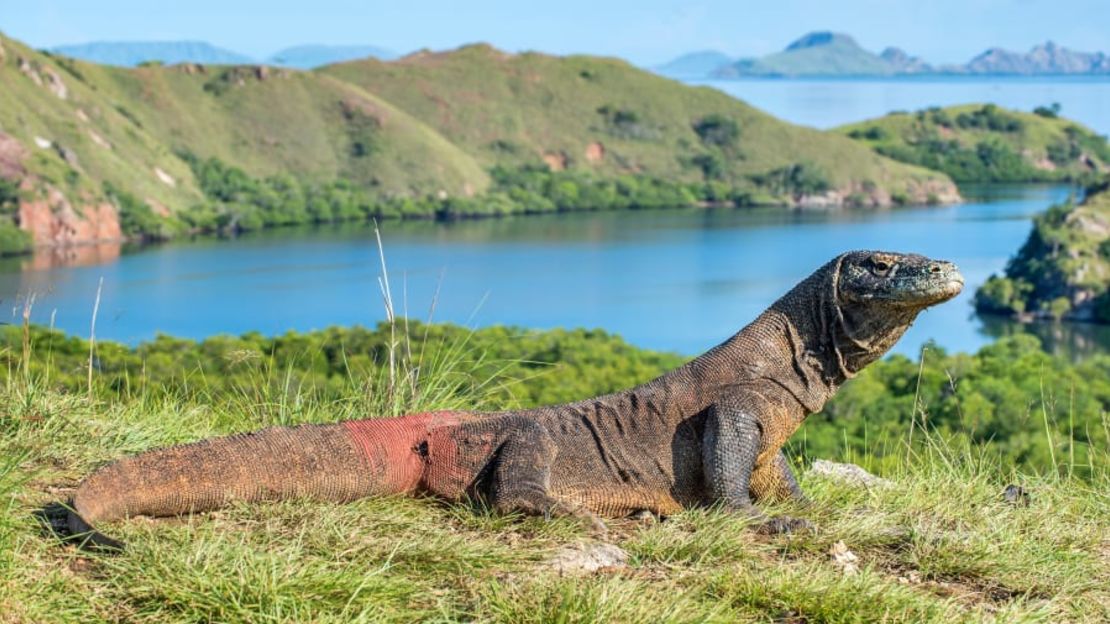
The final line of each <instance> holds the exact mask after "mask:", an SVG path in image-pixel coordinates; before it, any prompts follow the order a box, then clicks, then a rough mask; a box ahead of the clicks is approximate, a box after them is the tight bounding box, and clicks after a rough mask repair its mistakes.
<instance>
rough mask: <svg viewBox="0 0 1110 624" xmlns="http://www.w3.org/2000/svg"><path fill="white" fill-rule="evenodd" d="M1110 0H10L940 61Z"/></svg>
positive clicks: (93, 11)
mask: <svg viewBox="0 0 1110 624" xmlns="http://www.w3.org/2000/svg"><path fill="white" fill-rule="evenodd" d="M1108 24H1110V0H848V1H838V0H762V1H759V2H752V1H747V0H731V1H729V0H719V1H701V2H699V1H697V0H692V1H688V2H665V1H662V0H618V1H610V2H605V1H603V0H592V1H591V0H551V1H546V2H536V1H535V0H497V1H481V0H471V1H469V2H456V1H452V0H403V1H397V0H392V1H389V2H379V1H364V2H358V1H355V0H311V1H309V2H296V3H293V2H259V1H257V0H239V1H237V0H189V1H188V2H180V1H177V0H163V1H158V0H99V1H97V0H93V1H89V0H33V1H32V2H17V1H16V0H0V30H2V31H4V32H5V33H7V34H8V35H9V36H12V37H16V38H18V39H22V40H24V41H26V42H28V43H30V44H31V45H34V46H36V47H49V46H53V45H58V44H63V43H80V42H84V41H92V40H154V39H159V40H166V39H200V40H205V41H209V42H211V43H214V44H216V45H219V46H223V47H227V48H230V49H233V50H236V51H240V52H243V53H246V54H249V55H252V56H256V57H265V56H267V55H269V54H270V53H272V52H274V51H276V50H278V49H279V48H282V47H285V46H288V45H293V44H298V43H329V44H355V43H365V44H372V45H378V46H382V47H385V48H389V49H392V50H394V51H398V52H407V51H411V50H414V49H418V48H422V47H427V48H432V49H443V48H450V47H455V46H457V45H460V44H463V43H469V42H474V41H488V42H490V43H493V44H494V45H496V46H498V47H501V48H504V49H507V50H513V51H518V50H527V49H530V50H541V51H545V52H552V53H558V54H565V53H573V52H585V53H592V54H606V55H614V56H621V57H624V58H627V59H630V60H632V61H634V62H637V63H642V64H650V63H657V62H661V61H664V60H667V59H669V58H671V57H673V56H675V55H677V54H680V53H683V52H687V51H692V50H699V49H706V48H716V49H719V50H722V51H724V52H727V53H730V54H735V55H758V54H764V53H767V52H772V51H776V50H778V49H781V48H782V47H784V46H785V45H786V44H787V43H789V42H790V41H791V40H792V39H794V38H796V37H797V36H799V35H801V34H803V33H805V32H807V31H811V30H837V31H842V32H847V33H850V34H852V35H854V36H855V37H856V38H857V39H858V40H859V41H860V43H861V44H863V45H864V46H865V47H867V48H870V49H873V50H876V51H877V50H879V49H881V48H883V47H885V46H887V45H892V44H896V45H899V46H900V47H903V48H905V49H906V50H907V51H908V52H910V53H911V54H916V55H920V56H923V57H924V58H925V59H926V60H928V61H931V62H962V61H966V60H967V59H969V58H970V57H971V56H973V55H975V54H977V53H979V52H980V51H982V50H983V49H985V48H987V47H989V46H995V45H998V46H1002V47H1006V48H1011V49H1017V50H1022V51H1024V50H1026V49H1028V48H1029V47H1031V46H1032V45H1034V44H1035V43H1039V42H1042V41H1044V40H1046V39H1052V40H1054V41H1056V42H1057V43H1060V44H1062V45H1065V46H1068V47H1071V48H1074V49H1079V50H1102V51H1110V26H1107V25H1108Z"/></svg>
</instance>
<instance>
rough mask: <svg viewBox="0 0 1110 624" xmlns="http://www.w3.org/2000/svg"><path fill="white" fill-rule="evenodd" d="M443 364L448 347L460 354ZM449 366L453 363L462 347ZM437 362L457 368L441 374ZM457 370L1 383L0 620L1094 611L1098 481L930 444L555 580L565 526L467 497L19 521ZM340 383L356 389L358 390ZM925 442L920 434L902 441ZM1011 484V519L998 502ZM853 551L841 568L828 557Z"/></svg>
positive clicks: (401, 403)
mask: <svg viewBox="0 0 1110 624" xmlns="http://www.w3.org/2000/svg"><path fill="white" fill-rule="evenodd" d="M460 353H461V352H460ZM463 356H465V353H463ZM452 361H453V362H454V364H452V363H451V362H452ZM452 366H468V364H466V362H465V360H464V359H460V357H459V356H456V357H455V358H450V359H449V360H447V361H446V362H445V361H440V362H439V364H438V365H437V366H436V367H435V368H434V369H426V370H423V371H422V372H423V374H424V377H423V379H424V380H425V381H424V384H423V385H422V386H421V388H422V390H421V392H418V393H405V392H402V393H397V394H398V396H396V397H394V398H390V397H389V396H387V395H388V393H387V392H385V389H386V385H385V378H383V377H379V378H377V379H371V380H370V381H369V383H368V384H366V385H363V382H362V381H357V382H353V384H352V388H351V393H350V395H349V398H348V399H346V400H341V401H322V400H320V398H319V397H318V396H315V395H314V394H313V393H312V392H311V391H306V390H302V391H301V392H297V393H295V394H294V395H292V396H289V395H286V394H284V393H283V392H282V391H281V390H275V388H280V387H281V379H280V377H281V373H280V372H278V373H276V374H275V375H276V377H275V378H272V379H259V380H258V383H257V385H254V386H244V387H243V391H242V393H241V394H238V395H233V396H231V397H226V396H225V397H223V398H221V399H219V400H216V399H214V398H213V397H210V396H205V395H204V394H203V393H196V394H194V395H191V396H184V397H182V398H180V399H166V398H160V399H154V398H151V397H149V396H145V395H143V394H142V393H141V392H140V393H139V394H138V395H135V396H130V397H127V396H124V397H119V398H117V399H114V400H111V401H108V402H106V403H96V404H90V403H89V402H87V401H86V400H85V399H84V398H82V397H81V396H76V395H72V394H68V395H67V394H58V393H56V392H54V391H52V390H50V388H51V386H52V384H51V383H50V379H49V378H48V377H38V376H32V377H31V378H21V377H20V376H19V375H16V376H14V377H12V378H11V379H10V380H9V382H8V383H6V384H4V385H3V386H2V387H0V621H4V622H9V621H10V622H22V621H28V622H37V621H66V622H69V621H72V622H78V621H80V622H89V621H121V620H122V621H146V622H176V621H317V622H349V621H397V622H408V621H414V620H422V621H428V620H434V621H513V622H533V621H534V622H541V621H566V622H576V621H581V622H587V621H616V622H647V621H652V622H657V621H673V622H695V621H716V622H756V621H772V620H773V621H807V622H875V621H886V622H922V621H935V622H951V621H983V620H992V619H993V620H996V621H1005V622H1011V621H1072V622H1083V621H1090V622H1098V621H1105V619H1106V618H1107V617H1110V592H1108V590H1107V587H1106V585H1105V583H1103V582H1102V581H1101V579H1105V578H1106V577H1107V575H1110V542H1108V541H1107V535H1108V534H1110V524H1108V519H1110V501H1108V499H1107V497H1106V491H1107V488H1108V487H1110V482H1108V481H1107V475H1106V474H1104V473H1101V474H1096V475H1095V476H1094V480H1093V481H1091V482H1082V481H1079V480H1069V479H1066V478H1062V477H1060V478H1038V477H1035V476H1030V475H1015V474H1013V473H1012V472H1010V471H1006V470H1001V469H999V468H997V467H995V466H991V465H990V464H989V463H980V462H978V461H977V460H976V459H975V457H977V456H976V455H974V454H968V453H967V452H966V450H963V451H957V450H953V449H946V448H944V447H943V446H939V445H935V446H932V447H930V448H929V450H928V451H926V452H925V453H923V454H921V455H917V456H914V457H906V458H905V459H904V461H903V462H902V463H901V465H899V466H897V467H895V468H892V469H891V470H890V471H889V472H888V473H887V476H888V477H891V478H892V479H894V480H895V483H896V485H895V486H894V487H891V488H880V489H873V490H861V489H857V488H853V487H848V486H844V485H838V484H836V483H833V482H828V481H824V480H821V479H819V478H816V477H806V478H803V480H802V485H803V487H804V488H806V490H807V491H808V492H809V494H810V495H811V497H812V498H813V500H814V505H813V506H812V507H810V508H807V509H803V510H798V509H789V508H783V509H777V510H772V511H776V512H791V513H796V514H800V515H804V516H805V517H808V518H810V519H812V520H814V521H815V522H817V523H818V524H819V526H820V531H819V532H818V533H817V534H815V535H804V536H796V537H792V538H791V537H778V538H764V537H760V536H757V535H755V534H753V533H752V532H751V531H749V530H747V529H746V528H745V526H744V523H743V522H742V521H740V520H738V519H737V518H735V517H733V516H730V515H728V514H726V513H721V512H718V511H711V510H692V511H687V512H684V513H681V514H678V515H676V516H674V517H672V518H670V519H668V520H667V521H666V522H663V523H659V524H655V525H650V526H641V525H637V524H635V523H631V522H613V523H611V529H612V535H611V536H610V538H609V539H610V540H611V541H613V542H615V543H617V544H618V545H620V546H621V547H623V548H624V549H626V550H627V551H628V552H629V553H630V554H631V555H632V562H631V565H630V567H629V568H628V569H626V570H617V571H602V572H599V573H596V574H593V575H589V576H585V577H574V576H570V577H563V576H559V575H558V574H556V573H555V572H553V571H551V570H548V569H546V568H545V567H544V566H543V565H542V561H543V560H544V559H546V558H547V557H549V556H550V555H551V554H552V553H553V552H554V551H555V550H557V549H558V548H559V547H560V546H562V545H565V544H568V543H574V542H578V541H582V540H584V539H585V536H584V534H583V531H582V529H581V528H580V527H578V526H576V525H574V524H573V523H570V522H567V521H556V522H551V523H545V522H543V521H541V520H538V519H527V520H521V519H518V518H511V517H510V518H506V517H499V516H495V515H492V514H489V513H486V512H483V511H482V510H477V511H475V510H474V509H471V508H470V507H468V506H465V505H442V504H438V503H436V502H433V501H427V500H411V499H388V498H387V499H379V500H366V501H360V502H356V503H353V504H349V505H328V504H312V503H305V502H295V501H294V502H288V503H281V504H270V505H259V506H255V507H251V508H247V507H237V508H233V509H229V510H225V511H221V512H218V513H213V514H206V515H203V516H198V517H194V518H191V519H169V520H153V521H152V520H141V519H136V520H132V521H128V522H121V523H118V524H115V525H113V526H111V527H109V528H110V530H111V532H112V533H113V534H115V535H117V536H119V537H121V538H123V539H125V540H126V541H127V542H128V543H129V545H130V549H129V550H128V551H127V553H126V554H124V555H122V556H119V557H105V556H95V555H87V554H83V553H78V552H75V551H73V550H72V549H66V548H61V547H58V546H57V545H55V544H53V543H51V542H50V541H48V540H46V539H44V538H43V537H42V536H41V535H40V534H39V533H38V531H37V530H36V528H35V526H34V524H33V522H31V519H30V517H29V514H30V512H31V511H32V510H33V509H34V508H35V507H36V506H37V505H41V504H43V503H45V502H48V501H51V500H55V499H57V498H59V497H63V496H65V493H66V491H67V488H68V487H70V486H72V484H74V483H75V482H76V480H77V479H79V478H80V476H81V475H84V474H87V473H88V471H89V470H91V469H92V468H93V467H95V466H96V465H98V464H99V463H101V462H103V461H106V460H109V459H111V458H114V457H118V456H120V455H121V454H125V453H133V452H137V451H140V450H142V449H145V448H150V447H154V446H160V445H166V444H172V443H179V442H183V441H187V440H193V439H197V438H201V437H205V436H210V435H215V434H220V433H227V432H232V431H243V430H250V429H256V428H259V427H263V426H269V425H275V424H292V423H298V422H320V421H333V420H337V419H343V418H357V417H364V416H365V415H366V414H368V413H379V414H390V413H398V412H405V411H415V410H418V409H424V408H452V407H474V408H488V407H490V405H489V397H488V396H487V395H485V394H483V393H482V391H481V389H480V388H479V389H478V390H476V391H475V390H474V389H473V388H472V389H471V390H470V391H468V392H462V393H460V392H459V390H460V388H459V387H458V386H455V385H453V384H452V383H450V382H449V381H448V382H446V383H445V382H444V380H449V379H450V373H451V371H452ZM352 381H353V380H352ZM921 435H922V433H921V432H920V431H918V436H919V438H920V436H921ZM1011 481H1017V482H1019V483H1022V484H1023V485H1024V486H1025V487H1026V488H1028V489H1029V490H1030V491H1031V493H1032V497H1031V504H1030V505H1029V506H1028V507H1021V506H1011V505H1007V504H1005V503H1003V502H1002V501H1001V498H1000V490H1001V489H1002V487H1003V486H1004V485H1005V484H1006V483H1008V482H1011ZM837 541H843V542H844V543H845V544H846V545H847V546H848V548H850V549H851V550H852V551H853V552H854V553H855V554H856V555H858V557H859V562H858V564H859V567H860V572H859V573H858V574H855V575H852V574H846V573H845V572H844V571H843V570H842V568H841V567H840V565H838V564H837V563H835V562H834V561H832V560H831V559H830V557H829V555H828V554H827V553H828V551H829V549H830V547H831V546H832V545H833V544H834V543H836V542H837Z"/></svg>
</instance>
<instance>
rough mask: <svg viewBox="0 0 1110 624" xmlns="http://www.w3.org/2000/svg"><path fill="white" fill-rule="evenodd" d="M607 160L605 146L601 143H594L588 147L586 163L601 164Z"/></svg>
mask: <svg viewBox="0 0 1110 624" xmlns="http://www.w3.org/2000/svg"><path fill="white" fill-rule="evenodd" d="M603 160H605V145H604V144H602V142H601V141H594V142H593V143H590V144H589V145H587V146H586V162H590V163H599V162H601V161H603Z"/></svg>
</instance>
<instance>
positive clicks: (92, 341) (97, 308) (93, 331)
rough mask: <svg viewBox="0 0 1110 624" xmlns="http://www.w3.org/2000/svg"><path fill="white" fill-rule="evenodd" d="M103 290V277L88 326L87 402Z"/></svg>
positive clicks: (90, 397)
mask: <svg viewBox="0 0 1110 624" xmlns="http://www.w3.org/2000/svg"><path fill="white" fill-rule="evenodd" d="M103 289H104V277H101V278H100V281H99V282H98V283H97V285H96V301H94V302H93V312H92V321H91V322H90V324H89V402H90V403H91V402H92V401H93V399H94V395H93V368H94V364H95V357H96V315H97V313H99V312H100V293H101V291H102V290H103Z"/></svg>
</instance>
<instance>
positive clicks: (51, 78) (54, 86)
mask: <svg viewBox="0 0 1110 624" xmlns="http://www.w3.org/2000/svg"><path fill="white" fill-rule="evenodd" d="M42 73H43V75H45V76H46V88H47V89H49V90H50V92H51V93H53V94H54V95H56V96H58V99H61V100H65V99H68V98H69V89H68V88H67V87H66V83H65V82H64V81H62V77H61V76H59V75H58V72H56V71H54V70H53V69H50V68H49V67H47V68H44V69H43V70H42Z"/></svg>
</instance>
